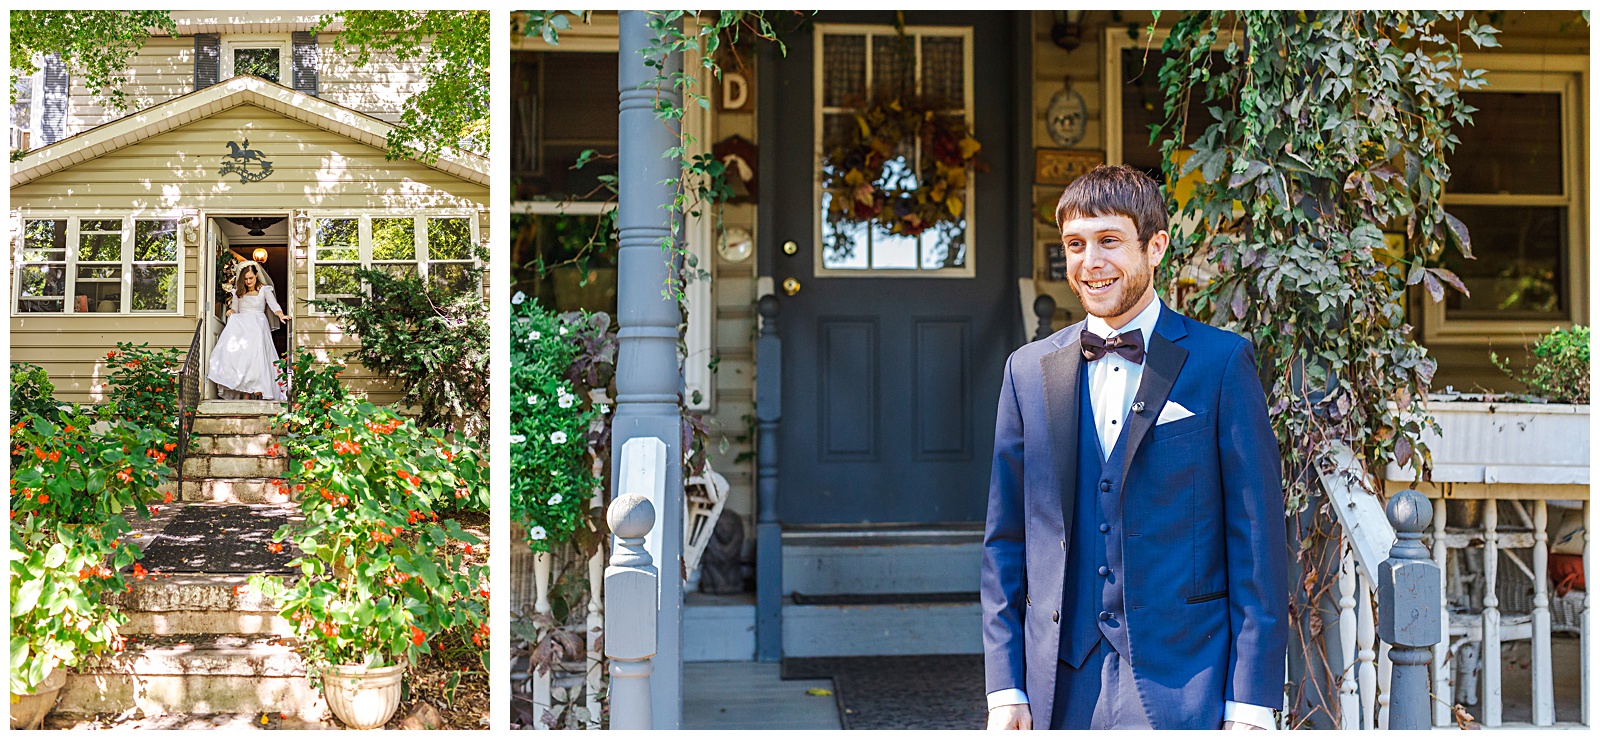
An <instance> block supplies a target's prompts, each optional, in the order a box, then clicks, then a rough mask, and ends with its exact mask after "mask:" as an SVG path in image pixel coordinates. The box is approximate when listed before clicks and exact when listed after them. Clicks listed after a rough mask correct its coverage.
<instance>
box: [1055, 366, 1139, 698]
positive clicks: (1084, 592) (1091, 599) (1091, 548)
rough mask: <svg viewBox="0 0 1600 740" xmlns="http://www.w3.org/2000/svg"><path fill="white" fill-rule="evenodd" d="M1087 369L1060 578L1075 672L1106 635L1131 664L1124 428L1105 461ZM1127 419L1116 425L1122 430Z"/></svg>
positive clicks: (1065, 649) (1081, 384)
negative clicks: (1124, 552) (1125, 572)
mask: <svg viewBox="0 0 1600 740" xmlns="http://www.w3.org/2000/svg"><path fill="white" fill-rule="evenodd" d="M1094 422H1095V418H1094V404H1093V403H1091V402H1090V400H1089V367H1088V363H1087V362H1085V363H1084V366H1083V368H1082V371H1081V372H1079V373H1078V478H1077V491H1076V493H1075V494H1074V495H1075V498H1074V499H1073V505H1074V507H1076V508H1075V509H1074V511H1073V516H1072V532H1071V533H1069V538H1070V539H1069V540H1068V542H1067V572H1066V577H1065V578H1064V579H1062V582H1063V593H1062V600H1061V616H1062V620H1061V653H1060V657H1061V659H1062V660H1064V661H1066V662H1067V664H1068V665H1071V666H1072V667H1073V668H1078V667H1080V666H1082V665H1083V662H1084V660H1086V659H1087V658H1088V657H1089V653H1090V652H1091V651H1093V650H1094V646H1095V644H1096V643H1098V642H1099V641H1100V638H1101V637H1102V636H1104V637H1105V638H1106V639H1107V640H1109V641H1110V643H1111V646H1112V647H1113V648H1115V649H1116V651H1117V653H1119V654H1120V655H1121V656H1122V658H1123V660H1129V657H1128V656H1129V655H1130V653H1129V652H1128V619H1127V612H1126V610H1125V609H1124V608H1123V592H1122V584H1123V572H1122V563H1123V561H1122V537H1123V532H1122V461H1123V455H1124V449H1125V448H1126V438H1127V430H1126V429H1124V430H1123V431H1122V432H1121V433H1119V434H1118V435H1117V442H1116V446H1115V447H1113V448H1112V450H1111V455H1110V456H1109V457H1107V456H1102V455H1101V454H1100V435H1099V433H1098V432H1097V431H1096V430H1095V423H1094ZM1126 425H1127V419H1126V418H1124V419H1122V420H1121V423H1120V426H1126Z"/></svg>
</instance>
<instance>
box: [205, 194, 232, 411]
mask: <svg viewBox="0 0 1600 740" xmlns="http://www.w3.org/2000/svg"><path fill="white" fill-rule="evenodd" d="M227 250H228V235H227V234H224V233H222V229H220V228H218V227H217V221H216V219H213V218H208V219H206V238H205V250H204V251H203V252H202V253H201V254H200V260H201V264H200V274H201V275H203V276H205V279H203V280H201V281H200V303H201V306H202V308H201V314H202V315H203V316H204V318H205V321H206V328H205V333H204V334H202V335H201V336H202V339H201V341H200V368H201V373H205V372H206V368H209V367H210V366H211V350H212V348H213V347H215V346H216V344H217V337H218V336H220V335H221V334H222V324H223V314H224V313H225V312H227V310H228V306H227V304H226V303H225V302H223V301H221V300H219V299H218V297H217V284H218V281H220V280H221V279H222V276H220V275H218V274H217V256H218V255H220V254H223V253H224V252H226V251H227ZM200 397H201V398H206V399H212V398H216V397H217V386H216V384H215V383H212V382H211V380H210V379H209V378H207V379H206V380H205V381H204V382H203V383H202V384H201V387H200Z"/></svg>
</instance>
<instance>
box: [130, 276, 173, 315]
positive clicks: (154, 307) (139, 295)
mask: <svg viewBox="0 0 1600 740" xmlns="http://www.w3.org/2000/svg"><path fill="white" fill-rule="evenodd" d="M133 310H135V311H176V310H178V268H177V267H173V266H165V265H134V266H133Z"/></svg>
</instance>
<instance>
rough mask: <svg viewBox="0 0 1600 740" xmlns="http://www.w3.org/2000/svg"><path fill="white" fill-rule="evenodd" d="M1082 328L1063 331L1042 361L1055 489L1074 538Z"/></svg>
mask: <svg viewBox="0 0 1600 740" xmlns="http://www.w3.org/2000/svg"><path fill="white" fill-rule="evenodd" d="M1081 336H1082V334H1081V331H1080V330H1079V327H1072V328H1069V329H1067V330H1065V331H1063V332H1062V335H1061V337H1060V339H1059V341H1058V346H1060V347H1061V349H1058V350H1056V351H1054V352H1051V353H1050V354H1047V355H1045V356H1044V357H1042V358H1040V359H1039V367H1040V370H1041V371H1042V373H1043V379H1044V400H1045V411H1046V419H1047V420H1048V426H1049V438H1050V458H1051V460H1053V461H1054V463H1055V465H1054V468H1055V478H1056V486H1055V489H1054V490H1056V491H1058V492H1059V493H1060V496H1061V524H1062V528H1061V534H1062V537H1064V538H1065V537H1071V536H1072V515H1073V511H1072V509H1073V501H1074V500H1075V499H1076V498H1077V485H1078V413H1079V408H1078V406H1079V394H1078V383H1079V379H1078V376H1079V374H1081V373H1082V372H1083V344H1082V342H1081V339H1080V337H1081Z"/></svg>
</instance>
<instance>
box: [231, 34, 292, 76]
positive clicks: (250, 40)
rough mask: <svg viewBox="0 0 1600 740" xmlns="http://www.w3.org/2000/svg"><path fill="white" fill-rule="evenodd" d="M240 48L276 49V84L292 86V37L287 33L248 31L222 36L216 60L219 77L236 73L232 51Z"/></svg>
mask: <svg viewBox="0 0 1600 740" xmlns="http://www.w3.org/2000/svg"><path fill="white" fill-rule="evenodd" d="M241 49H277V50H278V83H277V84H279V85H283V86H284V87H294V39H293V37H291V36H290V35H289V34H286V33H250V34H234V35H228V36H223V37H222V59H220V60H219V62H218V63H219V67H218V70H217V74H218V77H219V79H223V80H226V79H228V78H230V77H233V76H234V75H235V74H236V73H235V72H234V69H233V52H235V51H238V50H241ZM268 81H269V82H270V81H271V80H268Z"/></svg>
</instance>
